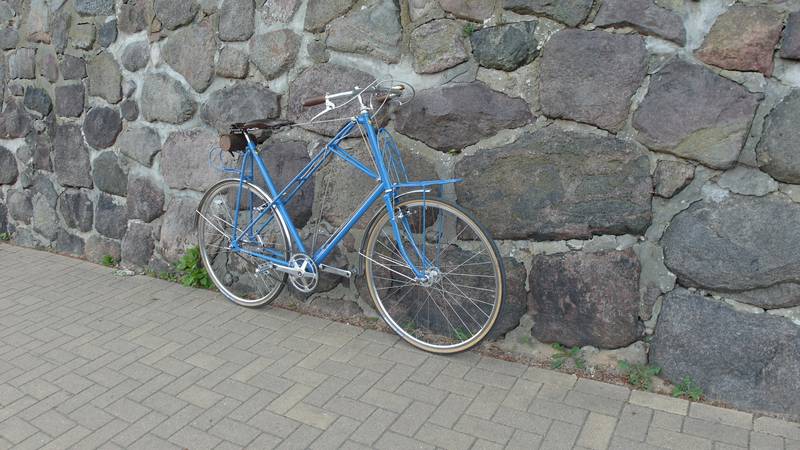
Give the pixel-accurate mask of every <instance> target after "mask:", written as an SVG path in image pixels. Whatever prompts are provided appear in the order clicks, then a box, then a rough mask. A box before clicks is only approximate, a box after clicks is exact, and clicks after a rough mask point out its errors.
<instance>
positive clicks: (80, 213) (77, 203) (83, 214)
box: [58, 189, 94, 233]
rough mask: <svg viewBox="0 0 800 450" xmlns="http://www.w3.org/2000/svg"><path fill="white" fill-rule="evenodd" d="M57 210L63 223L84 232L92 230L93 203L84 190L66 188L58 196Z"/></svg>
mask: <svg viewBox="0 0 800 450" xmlns="http://www.w3.org/2000/svg"><path fill="white" fill-rule="evenodd" d="M58 210H59V211H61V217H63V218H64V223H66V225H67V226H68V227H70V228H75V229H77V230H80V231H82V232H84V233H86V232H89V231H91V230H92V223H93V222H94V203H93V202H92V199H91V198H90V197H89V195H88V194H87V192H86V191H84V190H79V189H67V190H66V191H64V192H63V193H62V194H61V195H60V196H59V198H58Z"/></svg>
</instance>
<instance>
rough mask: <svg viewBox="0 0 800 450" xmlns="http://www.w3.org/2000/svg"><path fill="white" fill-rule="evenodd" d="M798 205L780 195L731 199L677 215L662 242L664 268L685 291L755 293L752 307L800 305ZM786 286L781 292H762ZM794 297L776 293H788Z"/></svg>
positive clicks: (705, 203) (706, 203) (703, 203)
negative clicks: (667, 269)
mask: <svg viewBox="0 0 800 450" xmlns="http://www.w3.org/2000/svg"><path fill="white" fill-rule="evenodd" d="M797 223H800V205H798V204H797V203H793V202H792V201H791V200H788V199H784V198H782V197H779V196H770V197H763V198H756V197H749V196H740V195H729V196H728V197H726V198H724V199H722V200H720V199H719V198H717V199H715V200H704V201H701V202H697V203H695V204H693V205H692V206H691V207H689V208H688V209H687V210H685V211H683V212H681V213H679V214H678V215H677V216H675V218H674V219H673V220H672V222H671V223H670V226H669V228H667V231H666V232H665V233H664V237H663V238H662V240H661V243H662V246H663V247H664V256H665V263H666V265H667V267H668V268H669V269H670V270H671V271H672V272H673V273H675V274H676V275H677V276H678V281H679V283H680V284H681V285H683V286H686V287H698V288H704V289H709V290H714V291H717V292H721V293H728V292H742V291H752V290H762V291H761V293H762V294H771V295H769V296H761V295H756V294H758V292H751V293H750V296H751V297H758V298H757V299H755V300H751V301H749V303H750V304H753V305H754V306H762V305H764V306H768V307H787V306H797V305H800V296H798V295H797V294H798V289H797V287H798V286H799V285H800V283H798V280H800V239H799V238H800V229H798V227H796V226H794V224H797ZM774 286H782V288H781V289H780V290H778V289H773V290H772V291H763V289H765V288H770V287H774ZM792 292H794V294H793V295H791V296H790V297H788V298H787V297H783V298H781V297H776V296H774V295H775V294H779V293H789V294H791V293H792Z"/></svg>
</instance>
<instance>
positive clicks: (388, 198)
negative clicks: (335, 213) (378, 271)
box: [231, 110, 461, 280]
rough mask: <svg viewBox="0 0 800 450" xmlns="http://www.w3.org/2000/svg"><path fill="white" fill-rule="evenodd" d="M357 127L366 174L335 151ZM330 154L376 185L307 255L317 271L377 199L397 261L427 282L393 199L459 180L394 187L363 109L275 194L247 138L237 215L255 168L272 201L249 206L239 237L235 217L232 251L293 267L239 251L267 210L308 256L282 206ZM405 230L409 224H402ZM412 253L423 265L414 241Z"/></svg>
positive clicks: (360, 165) (341, 151)
mask: <svg viewBox="0 0 800 450" xmlns="http://www.w3.org/2000/svg"><path fill="white" fill-rule="evenodd" d="M357 126H361V127H362V128H363V130H364V131H365V133H366V137H367V142H368V144H369V147H370V148H369V150H370V152H371V153H372V156H373V160H374V162H375V166H376V167H375V170H372V169H370V168H369V167H367V166H366V165H364V164H363V163H362V162H361V161H359V160H358V159H356V158H355V157H353V156H352V155H350V154H349V153H348V152H347V151H346V150H345V149H343V148H342V147H340V146H339V144H340V143H341V142H342V141H343V140H344V139H346V138H347V137H348V136H350V133H352V132H353V130H355V128H356V127H357ZM332 155H336V156H338V157H340V158H342V159H343V160H344V161H345V162H347V163H348V164H349V165H351V166H353V167H355V168H356V169H358V170H359V171H360V172H362V173H364V174H365V175H366V176H368V177H370V178H372V179H373V180H375V181H376V183H377V185H376V186H375V188H374V189H373V190H372V192H371V193H370V195H369V196H368V197H367V198H366V200H364V202H363V203H362V204H361V206H360V207H359V208H358V209H357V210H356V211H355V212H354V213H353V214H352V215H351V216H350V218H349V219H348V220H347V221H346V222H344V223H343V224H342V225H341V226H340V227H339V229H338V230H337V231H336V232H334V233H333V235H332V236H331V237H330V238H329V239H328V240H327V241H326V242H325V243H324V244H322V246H321V247H320V248H319V249H317V250H316V251H315V252H314V254H313V255H310V256H311V258H312V259H313V260H314V262H315V263H316V264H317V266H318V267H319V266H320V265H321V264H323V263H324V262H325V260H326V258H327V257H328V256H329V255H330V254H331V252H333V250H334V249H335V248H336V245H337V244H338V243H339V242H340V241H341V240H342V239H343V238H344V237H345V235H347V233H348V232H350V230H351V229H352V228H353V226H354V225H355V224H356V223H357V222H358V221H359V220H360V219H361V218H362V217H363V216H364V214H366V212H367V211H368V210H369V209H370V208H371V207H372V206H373V205H374V204H375V202H377V201H378V199H381V198H382V199H383V202H384V204H385V207H386V211H387V213H388V214H389V219H390V222H391V224H392V230H393V234H394V236H393V238H394V240H395V243H396V244H397V248H398V250H399V251H400V254H401V256H402V257H403V259H404V260H405V262H406V263H407V264H408V265H409V267H410V268H411V269H412V270H413V272H414V275H415V276H416V277H417V279H419V280H424V279H425V278H426V276H425V272H424V267H423V268H422V269H420V268H419V267H416V265H415V264H414V263H413V262H412V259H411V258H410V256H409V254H408V250H407V249H406V248H405V245H403V242H402V239H401V236H400V225H398V220H397V219H398V218H397V217H395V214H394V200H395V198H396V197H397V195H398V191H399V190H401V189H423V190H426V189H427V188H430V187H432V186H440V185H445V184H451V183H456V182H459V181H461V180H460V179H457V178H453V179H446V180H434V181H417V182H392V181H391V180H390V177H389V172H388V170H387V168H386V165H385V162H384V158H383V154H382V151H381V148H380V144H379V142H378V133H377V131H376V130H375V127H374V126H373V124H372V120H371V117H370V115H369V113H368V112H367V111H366V110H364V111H362V112H361V113H360V114H359V115H358V116H357V117H355V118H353V119H352V120H350V121H349V122H348V123H347V124H345V125H344V126H343V127H342V128H341V129H340V130H339V132H338V133H336V136H334V138H333V139H331V141H330V142H329V143H328V144H327V145H326V146H325V147H324V148H323V149H322V150H321V151H320V152H318V153H317V154H316V155H315V156H314V157H313V158H312V159H311V161H310V162H309V163H308V164H307V165H306V166H305V167H304V168H303V169H302V170H301V171H300V172H299V173H298V174H297V175H296V176H295V177H294V178H293V179H292V180H291V181H290V182H289V183H288V184H287V185H286V187H284V188H283V189H282V190H281V191H278V190H277V188H276V187H275V183H274V182H273V180H272V177H270V174H269V171H268V170H267V167H266V165H265V164H264V161H263V160H262V159H261V157H260V156H259V155H258V152H257V149H256V144H255V142H253V141H251V140H249V139H248V145H247V150H246V151H245V154H244V159H243V161H242V166H241V169H240V174H239V188H238V190H237V193H236V208H237V209H236V210H235V211H240V209H239V207H240V205H241V200H242V198H241V196H242V189H243V186H244V183H245V182H252V181H254V180H255V176H254V175H255V169H256V168H258V171H259V173H261V175H262V177H263V179H264V181H265V183H266V185H267V186H266V187H267V189H268V192H269V194H270V195H271V197H272V203H271V204H269V205H267V206H266V207H264V208H263V210H262V211H261V212H260V213H259V214H258V215H257V216H256V217H252V215H253V211H252V209H253V208H252V203H249V204H250V216H251V219H250V221H249V223H248V224H247V226H246V227H245V228H244V229H242V230H241V232H239V233H238V235H237V231H238V230H239V224H238V222H239V214H234V217H233V219H234V222H233V236H232V238H231V249H232V250H233V251H237V252H242V253H245V254H248V255H251V256H254V257H256V258H259V259H261V260H264V261H265V262H268V263H272V264H276V265H278V266H281V267H285V268H290V267H291V264H290V263H289V261H285V260H283V259H281V258H278V257H276V256H270V255H266V254H263V253H259V252H253V251H250V250H247V249H245V248H242V247H240V245H239V243H240V240H241V239H242V238H243V236H245V235H247V234H248V233H250V234H251V235H252V234H253V231H255V234H258V233H259V232H260V231H261V230H263V228H265V227H266V226H267V225H268V224H269V223H270V221H271V220H272V219H271V218H270V220H268V221H267V222H266V223H264V224H262V225H260V228H259V229H258V230H253V228H254V227H255V225H256V223H258V222H259V221H260V220H261V219H262V218H263V217H264V216H265V215H266V214H268V213H269V212H270V210H272V209H274V210H276V211H277V213H278V214H279V215H280V216H281V218H282V219H283V220H284V223H285V224H286V226H287V228H288V230H289V234H290V237H291V239H292V241H293V244H294V249H295V251H296V252H299V253H303V254H307V252H306V248H305V245H304V244H303V240H302V239H301V238H300V233H299V232H298V230H297V227H295V225H294V223H293V222H292V219H291V217H290V216H289V214H288V212H287V210H286V205H287V204H288V203H289V202H290V201H291V200H292V198H294V196H295V195H296V194H297V192H299V191H300V189H302V187H303V186H304V185H305V184H306V183H307V182H308V181H309V180H310V179H311V178H312V177H313V176H314V174H315V173H316V172H317V171H318V170H319V169H320V168H322V166H323V165H324V164H325V162H326V161H327V160H328V158H330V157H331V156H332ZM406 226H407V224H406ZM411 247H413V248H412V249H411V250H412V251H414V252H415V254H416V256H417V257H418V258H419V260H420V261H422V262H423V265H424V266H425V265H427V258H425V257H424V255H423V253H421V252H420V250H419V249H418V248H417V246H416V244H415V243H414V242H413V239H412V243H411Z"/></svg>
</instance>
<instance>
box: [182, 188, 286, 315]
mask: <svg viewBox="0 0 800 450" xmlns="http://www.w3.org/2000/svg"><path fill="white" fill-rule="evenodd" d="M238 189H239V180H223V181H221V182H219V183H217V184H215V185H214V186H212V187H211V188H210V189H209V190H208V191H207V192H206V194H205V195H204V196H203V199H202V200H201V201H200V205H199V206H198V208H197V233H198V242H199V246H200V256H201V258H202V260H203V266H204V267H205V269H206V271H207V272H208V274H209V276H210V277H211V280H212V281H213V282H214V284H215V285H216V286H217V288H218V289H219V290H220V292H222V294H223V295H225V297H227V298H228V299H229V300H231V301H232V302H234V303H236V304H238V305H242V306H248V307H258V306H262V305H265V304H267V303H270V302H271V301H272V300H274V299H275V298H276V297H277V296H278V294H280V292H281V290H282V289H283V286H284V285H285V284H286V277H287V275H286V274H284V273H279V272H276V271H275V270H273V269H268V268H266V267H267V266H265V261H264V260H262V259H260V258H257V257H255V256H252V255H248V254H247V253H244V252H241V251H234V250H232V249H231V237H232V236H233V222H234V220H233V219H234V217H235V216H237V215H238V231H237V237H239V236H241V235H242V231H244V230H243V228H247V227H248V224H249V223H250V222H252V221H254V220H255V219H256V218H258V216H259V214H260V213H261V212H262V211H263V210H264V208H266V207H267V206H268V205H269V204H270V203H271V199H270V198H269V196H268V195H267V194H266V193H265V192H264V191H263V190H261V189H260V188H258V187H257V186H255V185H253V184H250V183H244V184H243V185H242V193H241V200H240V203H239V207H238V211H237V208H236V195H237V191H238ZM290 242H291V241H290V238H289V233H288V231H287V230H286V226H285V224H284V223H283V221H282V220H281V217H280V215H279V214H278V213H277V212H276V211H275V210H271V211H270V212H268V213H267V214H265V215H264V216H263V217H262V218H260V219H259V220H258V221H256V222H255V223H254V225H253V226H252V227H250V228H249V229H248V230H247V233H245V235H244V236H242V237H241V238H240V240H239V247H240V248H242V249H244V250H248V251H251V252H256V253H260V254H265V255H268V256H273V257H276V258H280V259H283V260H284V261H285V260H287V259H288V258H289V254H290V253H291V248H290Z"/></svg>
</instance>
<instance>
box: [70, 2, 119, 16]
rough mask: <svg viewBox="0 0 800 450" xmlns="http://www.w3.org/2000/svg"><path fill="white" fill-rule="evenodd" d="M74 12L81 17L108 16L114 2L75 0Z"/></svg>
mask: <svg viewBox="0 0 800 450" xmlns="http://www.w3.org/2000/svg"><path fill="white" fill-rule="evenodd" d="M75 10H76V11H78V14H80V15H82V16H110V15H112V14H114V0H75Z"/></svg>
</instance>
